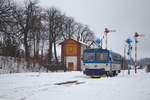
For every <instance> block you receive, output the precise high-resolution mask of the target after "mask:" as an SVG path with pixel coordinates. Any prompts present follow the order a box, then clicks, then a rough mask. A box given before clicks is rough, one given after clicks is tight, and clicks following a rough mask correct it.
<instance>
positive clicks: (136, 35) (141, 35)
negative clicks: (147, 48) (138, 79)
mask: <svg viewBox="0 0 150 100" xmlns="http://www.w3.org/2000/svg"><path fill="white" fill-rule="evenodd" d="M143 36H144V34H139V33H137V32H135V34H134V39H135V61H134V68H135V73H137V70H136V67H137V43H138V41H137V37H143Z"/></svg>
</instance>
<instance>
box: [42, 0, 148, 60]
mask: <svg viewBox="0 0 150 100" xmlns="http://www.w3.org/2000/svg"><path fill="white" fill-rule="evenodd" d="M39 4H40V5H41V6H42V7H44V8H48V7H51V6H54V7H56V8H58V9H60V10H61V11H62V12H63V13H65V14H66V15H67V16H71V17H73V18H74V19H75V20H76V21H77V22H81V23H83V24H86V25H88V26H89V27H90V29H91V30H92V31H94V33H95V34H96V36H97V37H101V36H102V35H103V34H104V29H105V28H108V29H115V30H116V31H117V32H114V33H110V34H109V35H108V39H109V40H108V48H109V49H111V50H113V51H115V52H118V53H121V54H122V55H123V47H124V45H125V44H126V43H125V40H126V39H127V38H129V37H130V38H131V39H133V35H134V33H135V32H138V33H142V34H145V37H141V38H139V39H138V40H139V43H138V59H140V58H144V57H150V0H39ZM132 56H133V57H134V50H133V52H132Z"/></svg>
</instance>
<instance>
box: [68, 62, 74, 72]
mask: <svg viewBox="0 0 150 100" xmlns="http://www.w3.org/2000/svg"><path fill="white" fill-rule="evenodd" d="M73 68H74V65H73V62H68V70H69V71H73Z"/></svg>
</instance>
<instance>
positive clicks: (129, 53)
mask: <svg viewBox="0 0 150 100" xmlns="http://www.w3.org/2000/svg"><path fill="white" fill-rule="evenodd" d="M126 43H127V44H128V58H129V59H130V60H129V62H128V63H129V64H128V74H129V75H130V68H131V50H132V46H131V43H132V40H131V39H130V38H128V39H127V40H126ZM129 66H130V67H129Z"/></svg>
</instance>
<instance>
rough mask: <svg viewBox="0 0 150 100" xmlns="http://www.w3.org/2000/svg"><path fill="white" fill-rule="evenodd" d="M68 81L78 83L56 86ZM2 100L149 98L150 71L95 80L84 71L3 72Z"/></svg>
mask: <svg viewBox="0 0 150 100" xmlns="http://www.w3.org/2000/svg"><path fill="white" fill-rule="evenodd" d="M66 81H78V83H79V84H77V83H70V84H64V85H56V83H60V82H66ZM0 100H150V73H145V71H144V70H138V73H137V74H134V72H133V71H131V75H128V74H127V71H122V72H121V73H120V74H119V75H118V76H117V77H111V78H110V77H109V78H107V77H106V78H94V79H93V78H89V77H87V76H85V75H83V74H82V72H53V73H40V74H39V73H17V74H0Z"/></svg>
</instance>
